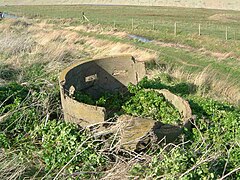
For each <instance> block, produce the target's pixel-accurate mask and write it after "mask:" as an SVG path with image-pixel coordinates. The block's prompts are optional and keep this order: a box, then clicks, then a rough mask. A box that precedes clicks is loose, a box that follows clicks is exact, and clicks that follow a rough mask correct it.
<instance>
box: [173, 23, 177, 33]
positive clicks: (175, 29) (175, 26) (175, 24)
mask: <svg viewBox="0 0 240 180" xmlns="http://www.w3.org/2000/svg"><path fill="white" fill-rule="evenodd" d="M174 35H175V36H177V22H175V23H174Z"/></svg>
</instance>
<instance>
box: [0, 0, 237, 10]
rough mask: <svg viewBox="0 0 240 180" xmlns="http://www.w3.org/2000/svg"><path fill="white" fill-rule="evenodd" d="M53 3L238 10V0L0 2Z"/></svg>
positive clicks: (8, 1)
mask: <svg viewBox="0 0 240 180" xmlns="http://www.w3.org/2000/svg"><path fill="white" fill-rule="evenodd" d="M54 4H94V5H137V6H177V7H190V8H209V9H227V10H240V1H239V0H50V1H49V0H22V1H18V0H3V1H1V2H0V5H54Z"/></svg>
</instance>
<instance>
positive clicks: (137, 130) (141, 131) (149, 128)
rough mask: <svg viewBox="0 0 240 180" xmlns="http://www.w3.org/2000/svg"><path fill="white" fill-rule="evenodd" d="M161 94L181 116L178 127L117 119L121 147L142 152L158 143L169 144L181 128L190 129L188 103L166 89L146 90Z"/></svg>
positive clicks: (147, 121) (129, 119)
mask: <svg viewBox="0 0 240 180" xmlns="http://www.w3.org/2000/svg"><path fill="white" fill-rule="evenodd" d="M146 91H155V92H157V93H159V94H162V95H163V96H164V97H165V98H166V100H167V101H169V102H170V103H171V104H172V105H173V106H174V107H175V108H176V109H177V110H178V111H179V113H180V114H181V117H182V122H181V124H179V125H172V124H163V123H161V122H159V121H155V120H152V119H148V118H139V117H132V116H128V115H123V116H120V117H119V118H118V121H117V125H116V126H117V128H116V129H117V132H120V141H121V146H122V147H124V148H125V149H128V150H138V151H140V150H143V149H145V148H146V147H148V146H151V144H156V143H158V142H160V141H162V142H164V143H170V142H173V141H174V140H176V138H177V137H178V136H179V135H180V134H181V133H182V131H183V128H187V129H190V128H191V120H193V118H194V117H193V116H192V110H191V108H190V106H189V103H188V102H187V101H186V100H184V99H183V98H181V97H179V96H177V95H175V94H173V93H171V92H170V91H168V90H166V89H162V90H156V89H146Z"/></svg>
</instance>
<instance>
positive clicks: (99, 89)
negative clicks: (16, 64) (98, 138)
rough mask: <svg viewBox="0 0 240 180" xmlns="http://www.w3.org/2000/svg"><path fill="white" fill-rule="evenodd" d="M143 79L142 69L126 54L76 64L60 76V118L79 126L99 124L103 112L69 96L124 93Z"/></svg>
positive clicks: (101, 120)
mask: <svg viewBox="0 0 240 180" xmlns="http://www.w3.org/2000/svg"><path fill="white" fill-rule="evenodd" d="M144 76H145V66H144V63H142V62H136V61H135V60H134V58H133V57H132V56H130V55H125V56H115V57H109V58H103V59H96V60H89V61H80V62H77V63H75V64H73V65H72V66H70V67H68V68H66V69H65V70H63V71H62V73H61V74H60V80H59V81H60V90H61V100H62V107H63V111H64V118H65V120H67V121H71V122H75V123H77V124H80V125H81V126H83V127H86V126H88V125H93V124H95V123H103V122H104V121H105V119H106V113H107V112H106V109H105V108H103V107H98V106H92V105H87V104H84V103H80V102H77V101H76V100H74V99H73V98H71V95H72V94H74V91H75V90H76V91H83V92H86V93H88V94H90V95H92V96H93V97H98V96H99V95H101V94H102V93H103V92H114V91H117V92H122V93H124V92H126V91H127V85H128V84H129V83H132V84H137V83H138V82H139V81H140V80H141V79H142V78H143V77H144Z"/></svg>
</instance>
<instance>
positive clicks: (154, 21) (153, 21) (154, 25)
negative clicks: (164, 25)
mask: <svg viewBox="0 0 240 180" xmlns="http://www.w3.org/2000/svg"><path fill="white" fill-rule="evenodd" d="M153 30H155V21H154V20H153Z"/></svg>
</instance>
